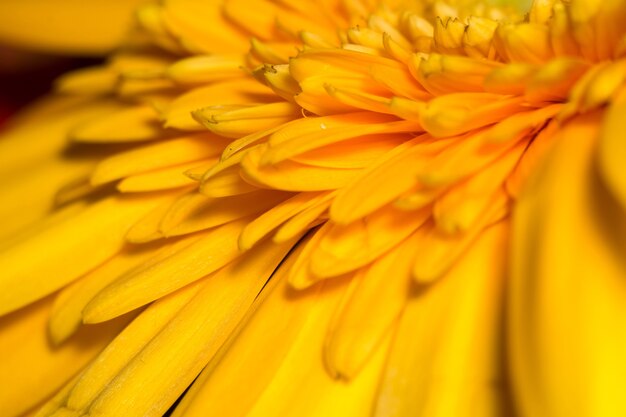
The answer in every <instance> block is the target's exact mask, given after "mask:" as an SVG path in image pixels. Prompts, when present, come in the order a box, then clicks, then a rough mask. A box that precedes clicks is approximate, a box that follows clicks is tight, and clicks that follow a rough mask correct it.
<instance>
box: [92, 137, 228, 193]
mask: <svg viewBox="0 0 626 417" xmlns="http://www.w3.org/2000/svg"><path fill="white" fill-rule="evenodd" d="M226 144H227V142H226V141H225V140H224V139H223V138H220V137H216V136H214V135H211V134H199V135H193V136H189V137H183V138H176V139H172V140H167V141H161V142H157V143H155V144H151V145H148V146H143V147H140V148H135V149H132V150H130V151H126V152H120V153H117V154H115V155H114V156H111V157H109V158H106V159H103V160H102V161H100V163H98V166H97V167H96V169H95V170H94V173H93V174H92V176H91V182H92V183H93V184H104V183H106V182H109V181H113V180H116V179H120V178H124V177H127V176H131V175H136V174H141V173H144V172H148V171H152V170H155V169H159V168H167V167H170V166H173V165H179V164H183V163H186V162H192V161H198V160H200V159H204V158H208V157H211V156H217V155H219V154H220V153H221V152H222V149H224V147H225V146H226ZM182 172H183V171H181V174H182Z"/></svg>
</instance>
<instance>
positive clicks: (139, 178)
mask: <svg viewBox="0 0 626 417" xmlns="http://www.w3.org/2000/svg"><path fill="white" fill-rule="evenodd" d="M198 164H202V161H196V162H190V163H187V164H183V165H176V166H173V167H169V168H164V169H159V170H156V171H151V172H146V173H145V174H138V175H132V176H130V177H126V178H124V179H123V180H122V181H120V182H119V184H117V189H118V190H119V191H120V192H122V193H136V192H148V191H165V190H171V189H174V188H182V187H188V186H192V185H195V184H197V183H196V181H194V180H192V179H191V178H189V177H188V176H186V175H185V171H187V170H189V169H193V168H195V167H197V166H198Z"/></svg>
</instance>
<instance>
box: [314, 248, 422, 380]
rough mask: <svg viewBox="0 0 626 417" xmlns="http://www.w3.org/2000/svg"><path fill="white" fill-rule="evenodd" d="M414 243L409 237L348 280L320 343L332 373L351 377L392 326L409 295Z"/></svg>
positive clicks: (356, 372)
mask: <svg viewBox="0 0 626 417" xmlns="http://www.w3.org/2000/svg"><path fill="white" fill-rule="evenodd" d="M415 243H416V242H415V240H414V239H412V238H411V237H409V238H408V239H407V240H406V241H405V242H403V243H401V244H400V245H399V246H398V247H397V248H394V249H393V250H391V251H390V252H389V253H387V254H386V255H384V256H382V257H380V258H379V259H377V260H376V261H374V263H372V265H370V266H369V267H365V268H363V269H362V270H361V271H359V273H357V275H356V277H355V278H353V279H352V281H351V282H350V286H351V288H350V289H349V290H348V292H347V293H346V295H345V296H344V300H343V301H342V303H341V305H339V306H338V308H337V311H336V312H335V316H334V318H333V320H332V322H331V323H330V326H329V329H328V334H327V335H326V342H325V344H324V359H325V362H326V365H327V367H328V368H329V370H330V371H331V372H332V373H333V374H334V375H336V376H338V377H341V378H346V379H348V380H352V379H353V378H354V377H355V376H357V375H358V372H360V371H361V369H362V368H363V366H364V365H365V364H366V363H367V361H368V360H369V358H370V357H371V355H372V354H374V353H375V352H376V350H377V349H378V348H380V344H381V343H382V342H383V341H384V340H385V336H388V335H389V333H390V332H391V330H392V329H393V327H394V324H395V321H396V320H397V318H398V316H399V315H400V313H401V312H402V309H403V308H404V306H405V304H406V302H407V301H408V299H409V297H410V295H409V289H410V284H411V266H412V262H411V261H412V256H413V255H414V254H415V252H416V250H418V249H417V247H416V245H415ZM381 276H389V277H392V279H389V280H383V279H380V277H381Z"/></svg>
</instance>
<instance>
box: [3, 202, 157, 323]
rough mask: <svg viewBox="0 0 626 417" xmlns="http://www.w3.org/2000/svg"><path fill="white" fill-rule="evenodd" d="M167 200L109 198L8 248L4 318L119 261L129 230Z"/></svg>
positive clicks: (5, 256)
mask: <svg viewBox="0 0 626 417" xmlns="http://www.w3.org/2000/svg"><path fill="white" fill-rule="evenodd" d="M161 201H162V200H161V198H155V196H151V197H149V198H137V197H135V198H128V197H127V198H122V197H109V198H107V199H104V200H102V201H100V202H98V203H95V204H93V205H91V206H90V207H88V208H86V209H85V210H83V211H82V212H80V213H79V214H77V215H76V216H74V217H72V218H69V219H66V220H65V221H64V222H62V223H59V224H54V225H52V226H51V227H49V228H47V229H43V230H41V231H40V233H39V234H37V235H36V236H33V237H32V238H30V239H28V240H24V241H21V242H18V243H16V244H15V245H13V246H11V247H9V248H7V249H5V250H4V251H3V252H2V253H1V254H0V265H1V267H0V268H2V271H3V274H2V276H1V278H0V288H1V290H0V306H1V307H0V313H7V312H10V311H13V310H15V309H16V308H19V307H20V306H22V305H25V304H28V303H30V302H32V301H34V300H37V299H39V298H41V297H43V296H44V295H46V294H49V293H51V292H53V291H55V290H57V289H58V288H60V287H62V286H64V285H65V284H68V283H69V282H71V281H73V280H74V279H76V278H78V277H79V276H81V275H82V274H84V273H85V272H88V271H89V270H90V269H92V268H94V267H95V266H97V265H98V264H100V263H102V262H104V261H105V260H107V259H108V258H109V257H111V256H113V255H114V254H115V253H117V252H118V251H119V250H120V249H121V248H122V246H123V244H124V235H125V233H126V231H127V230H128V229H129V227H130V226H131V225H132V224H133V223H134V222H135V221H137V219H138V218H140V217H141V216H142V215H143V214H145V213H146V212H148V211H149V210H150V209H151V208H153V207H154V206H155V205H157V204H158V203H159V202H161ZM33 253H36V254H38V255H37V256H36V257H33V256H32V254H33Z"/></svg>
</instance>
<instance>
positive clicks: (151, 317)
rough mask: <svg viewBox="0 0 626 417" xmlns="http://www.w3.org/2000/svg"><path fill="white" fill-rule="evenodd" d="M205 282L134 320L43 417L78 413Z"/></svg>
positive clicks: (149, 308)
mask: <svg viewBox="0 0 626 417" xmlns="http://www.w3.org/2000/svg"><path fill="white" fill-rule="evenodd" d="M202 284H203V282H200V283H198V284H196V285H190V286H188V287H186V288H183V289H181V290H180V291H177V292H175V293H174V294H171V295H169V296H166V297H163V298H162V299H160V300H159V301H157V302H155V303H154V304H152V305H151V306H150V307H148V308H147V309H146V310H145V311H143V312H142V313H141V314H139V316H137V318H136V319H135V320H133V321H132V322H131V323H130V324H129V325H128V326H127V327H126V328H125V329H124V330H122V331H121V332H120V334H119V335H118V336H117V337H116V338H115V339H113V341H112V342H111V343H110V344H109V345H108V346H106V348H105V349H104V350H103V351H102V352H101V353H100V354H99V355H98V357H97V358H96V360H95V361H93V362H91V364H90V365H89V366H88V367H87V368H86V369H85V370H84V372H83V373H82V374H81V375H80V376H79V377H78V378H77V379H76V380H75V381H73V383H70V384H69V386H68V387H66V388H65V389H64V391H65V393H64V395H63V396H62V397H60V398H54V399H52V401H50V402H48V404H46V406H45V407H44V409H43V410H45V412H44V411H43V410H42V413H41V416H40V417H48V416H53V415H54V416H57V415H61V416H75V415H77V414H78V413H77V411H78V410H81V409H83V408H85V407H86V406H87V405H89V403H91V402H92V401H93V400H95V399H96V398H97V396H98V395H99V394H100V393H101V392H102V391H103V390H104V389H105V388H106V387H107V385H108V384H109V383H110V382H111V381H112V380H113V379H114V378H115V376H116V375H117V374H118V373H119V372H121V371H122V370H123V369H124V367H125V366H127V365H128V363H129V362H131V361H132V359H133V357H134V356H135V355H137V354H138V353H140V352H141V351H142V349H144V348H145V347H146V345H147V344H148V343H150V341H151V340H152V339H153V338H154V337H155V336H157V335H158V334H159V332H160V331H161V330H163V328H164V327H166V326H167V324H168V323H169V322H170V321H171V320H172V319H173V318H174V317H175V316H176V314H178V312H179V311H180V310H181V309H182V308H183V307H184V306H185V305H187V303H189V301H190V300H191V299H192V298H193V296H194V295H195V294H196V293H197V292H198V291H199V289H200V288H202Z"/></svg>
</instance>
